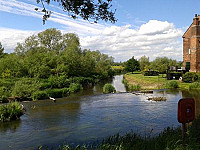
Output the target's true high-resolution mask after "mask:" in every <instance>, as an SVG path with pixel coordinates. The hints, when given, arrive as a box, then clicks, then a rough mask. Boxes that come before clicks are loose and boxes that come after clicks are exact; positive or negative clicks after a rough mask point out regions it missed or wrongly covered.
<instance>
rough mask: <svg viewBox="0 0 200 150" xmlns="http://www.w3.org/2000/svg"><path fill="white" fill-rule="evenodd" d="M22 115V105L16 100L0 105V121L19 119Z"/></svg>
mask: <svg viewBox="0 0 200 150" xmlns="http://www.w3.org/2000/svg"><path fill="white" fill-rule="evenodd" d="M22 115H23V110H22V106H21V105H20V103H18V102H12V103H8V104H7V105H0V121H1V122H5V121H11V120H16V119H19V118H20V116H22Z"/></svg>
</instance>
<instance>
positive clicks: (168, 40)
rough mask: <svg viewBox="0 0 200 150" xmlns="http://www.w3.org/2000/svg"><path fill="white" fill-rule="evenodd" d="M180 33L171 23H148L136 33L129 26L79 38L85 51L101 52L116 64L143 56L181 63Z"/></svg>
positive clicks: (115, 27) (117, 27)
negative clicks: (168, 59) (96, 50)
mask: <svg viewBox="0 0 200 150" xmlns="http://www.w3.org/2000/svg"><path fill="white" fill-rule="evenodd" d="M182 34H183V31H182V30H181V29H177V28H175V27H174V25H173V24H172V23H168V22H167V21H164V22H162V21H157V20H150V21H149V22H147V23H145V24H143V25H141V27H140V28H139V29H138V30H137V29H132V28H131V26H130V25H126V26H121V27H119V26H110V27H106V28H105V29H104V30H103V31H102V34H99V35H97V36H95V35H94V36H86V37H83V38H81V44H82V46H83V47H84V48H90V49H98V50H100V51H104V52H106V53H107V54H109V55H112V56H114V57H115V58H116V60H117V61H125V60H127V59H129V58H131V57H132V56H135V58H140V57H141V56H143V55H146V56H149V57H150V59H151V60H153V59H155V58H156V57H158V56H159V57H161V56H167V57H170V58H173V59H178V60H182V42H181V41H182V39H181V36H182Z"/></svg>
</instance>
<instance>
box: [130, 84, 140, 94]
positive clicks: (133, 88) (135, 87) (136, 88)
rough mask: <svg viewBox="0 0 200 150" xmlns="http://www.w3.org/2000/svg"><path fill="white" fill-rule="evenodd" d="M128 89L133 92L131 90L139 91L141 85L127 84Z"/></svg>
mask: <svg viewBox="0 0 200 150" xmlns="http://www.w3.org/2000/svg"><path fill="white" fill-rule="evenodd" d="M128 90H129V91H131V92H133V91H140V90H141V86H140V84H135V85H133V84H132V85H129V86H128Z"/></svg>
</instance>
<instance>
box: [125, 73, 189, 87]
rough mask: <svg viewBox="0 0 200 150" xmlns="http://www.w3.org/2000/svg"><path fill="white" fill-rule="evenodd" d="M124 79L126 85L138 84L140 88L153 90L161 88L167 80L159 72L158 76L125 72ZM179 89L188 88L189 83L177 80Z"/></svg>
mask: <svg viewBox="0 0 200 150" xmlns="http://www.w3.org/2000/svg"><path fill="white" fill-rule="evenodd" d="M124 80H125V83H126V84H127V86H130V85H140V86H141V89H142V90H154V89H163V88H165V85H166V83H167V82H169V80H167V79H166V78H165V75H162V74H160V75H159V76H144V75H142V74H141V73H134V74H131V73H127V74H125V75H124ZM177 82H178V86H179V88H180V89H189V86H190V85H191V83H183V82H180V81H178V80H177Z"/></svg>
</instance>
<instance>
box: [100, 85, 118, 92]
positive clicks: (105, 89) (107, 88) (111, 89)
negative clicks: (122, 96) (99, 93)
mask: <svg viewBox="0 0 200 150" xmlns="http://www.w3.org/2000/svg"><path fill="white" fill-rule="evenodd" d="M115 92H116V90H115V87H114V86H113V85H112V84H109V83H107V84H105V85H104V86H103V93H115Z"/></svg>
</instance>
